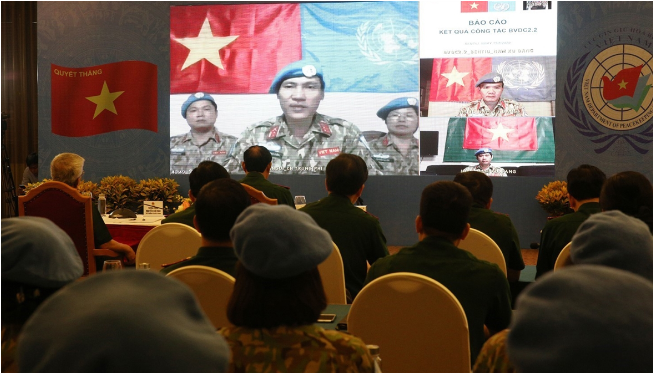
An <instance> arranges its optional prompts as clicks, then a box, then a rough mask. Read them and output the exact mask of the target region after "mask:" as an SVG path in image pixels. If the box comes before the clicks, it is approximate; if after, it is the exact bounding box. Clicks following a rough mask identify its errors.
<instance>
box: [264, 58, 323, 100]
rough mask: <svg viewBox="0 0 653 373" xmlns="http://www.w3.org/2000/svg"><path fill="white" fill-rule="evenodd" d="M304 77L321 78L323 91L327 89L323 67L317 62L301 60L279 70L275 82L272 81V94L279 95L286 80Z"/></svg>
mask: <svg viewBox="0 0 653 373" xmlns="http://www.w3.org/2000/svg"><path fill="white" fill-rule="evenodd" d="M302 76H305V77H307V78H312V77H314V76H317V77H318V78H320V82H321V83H322V90H324V89H325V88H326V86H325V85H324V74H323V73H322V66H321V65H320V64H319V63H317V62H315V61H308V60H299V61H295V62H293V63H291V64H289V65H287V66H286V67H284V68H283V69H281V70H279V72H278V73H277V75H276V76H275V77H274V80H273V81H272V85H271V86H270V93H278V92H279V88H280V87H281V83H283V81H284V80H286V79H290V78H299V77H302Z"/></svg>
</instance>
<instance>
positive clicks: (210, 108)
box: [170, 92, 240, 174]
mask: <svg viewBox="0 0 653 373" xmlns="http://www.w3.org/2000/svg"><path fill="white" fill-rule="evenodd" d="M181 116H182V117H184V119H186V121H187V122H188V126H189V127H190V132H188V133H186V134H183V135H177V136H172V137H170V173H171V174H190V172H191V171H192V170H193V169H194V168H195V167H197V165H198V164H199V163H200V162H202V161H213V162H216V163H218V164H220V165H221V166H224V168H226V169H227V170H228V171H232V172H233V171H234V170H237V169H239V167H240V162H239V161H238V159H237V158H235V157H234V152H235V150H236V145H237V144H238V139H237V138H236V137H235V136H231V135H228V134H226V133H222V132H218V128H217V127H216V126H215V121H216V120H217V119H218V105H217V104H216V103H215V100H214V99H213V97H211V95H209V94H207V93H203V92H198V93H195V94H192V95H190V96H189V97H188V99H187V100H186V101H185V102H184V104H183V105H182V106H181Z"/></svg>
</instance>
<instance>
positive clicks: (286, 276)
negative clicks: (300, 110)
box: [220, 203, 373, 372]
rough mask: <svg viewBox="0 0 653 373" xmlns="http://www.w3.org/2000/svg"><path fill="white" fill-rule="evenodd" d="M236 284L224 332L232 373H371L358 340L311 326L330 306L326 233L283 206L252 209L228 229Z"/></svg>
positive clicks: (367, 356) (368, 358)
mask: <svg viewBox="0 0 653 373" xmlns="http://www.w3.org/2000/svg"><path fill="white" fill-rule="evenodd" d="M231 239H232V241H233V243H234V249H235V251H236V256H237V257H238V259H239V262H238V265H237V266H236V284H235V286H234V291H233V293H232V295H231V299H230V300H229V305H228V308H227V316H228V317H229V321H231V323H232V324H234V325H235V326H232V327H227V328H223V329H221V330H220V333H221V334H222V335H223V336H224V337H225V338H226V340H227V343H229V345H230V347H231V351H232V359H231V363H230V364H231V366H230V369H229V371H230V372H255V371H256V372H262V371H265V372H309V371H310V372H336V371H338V372H373V367H372V364H373V362H372V357H371V356H370V353H369V351H368V350H367V347H366V346H365V344H364V343H363V342H362V341H361V340H360V339H358V338H356V337H354V336H351V335H348V334H344V333H341V332H338V331H335V330H324V329H323V328H321V327H318V326H315V325H313V324H314V323H315V322H316V321H317V319H318V317H319V315H320V313H321V312H322V310H324V308H325V307H326V296H325V295H324V288H323V287H322V280H321V279H320V273H319V272H318V269H317V266H318V264H320V263H321V262H323V261H324V260H325V259H326V258H327V257H328V256H329V255H330V254H331V252H332V250H333V244H332V242H331V237H330V236H329V233H328V232H327V231H325V230H324V229H321V228H320V227H319V226H318V225H317V224H316V223H315V221H314V220H313V219H311V218H310V216H307V215H306V214H304V213H302V212H299V211H297V210H294V209H292V208H291V207H289V206H285V205H276V206H271V205H267V204H263V203H259V204H255V205H252V206H251V207H249V208H247V209H246V210H245V211H244V212H243V213H242V214H241V215H240V216H239V217H238V220H237V221H236V224H234V227H233V228H232V230H231Z"/></svg>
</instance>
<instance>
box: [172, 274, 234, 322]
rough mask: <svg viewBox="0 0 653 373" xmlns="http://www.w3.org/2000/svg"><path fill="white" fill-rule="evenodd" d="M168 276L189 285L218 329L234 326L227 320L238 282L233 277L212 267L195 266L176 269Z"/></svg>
mask: <svg viewBox="0 0 653 373" xmlns="http://www.w3.org/2000/svg"><path fill="white" fill-rule="evenodd" d="M167 276H169V277H172V278H176V279H177V280H179V281H181V282H183V283H184V284H186V285H188V287H189V288H190V289H191V290H192V291H193V293H194V294H195V297H196V298H197V300H198V302H199V304H200V306H201V307H202V310H204V313H205V314H206V316H208V318H209V320H211V323H212V324H213V326H215V328H216V329H220V328H222V327H225V326H231V325H232V324H231V323H230V322H229V319H228V318H227V304H229V298H230V297H231V293H232V292H233V290H234V283H235V282H236V280H235V279H234V278H233V277H231V275H229V274H227V273H225V272H223V271H221V270H219V269H215V268H212V267H206V266H195V265H193V266H186V267H181V268H178V269H175V270H174V271H172V272H170V273H168V274H167Z"/></svg>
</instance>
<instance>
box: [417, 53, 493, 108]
mask: <svg viewBox="0 0 653 373" xmlns="http://www.w3.org/2000/svg"><path fill="white" fill-rule="evenodd" d="M489 72H492V58H434V59H433V73H432V76H431V93H430V96H429V97H430V99H429V100H430V101H472V100H477V99H480V98H481V94H480V93H479V91H478V89H476V82H477V81H478V80H479V79H480V78H481V77H482V76H483V75H485V74H487V73H489Z"/></svg>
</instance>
